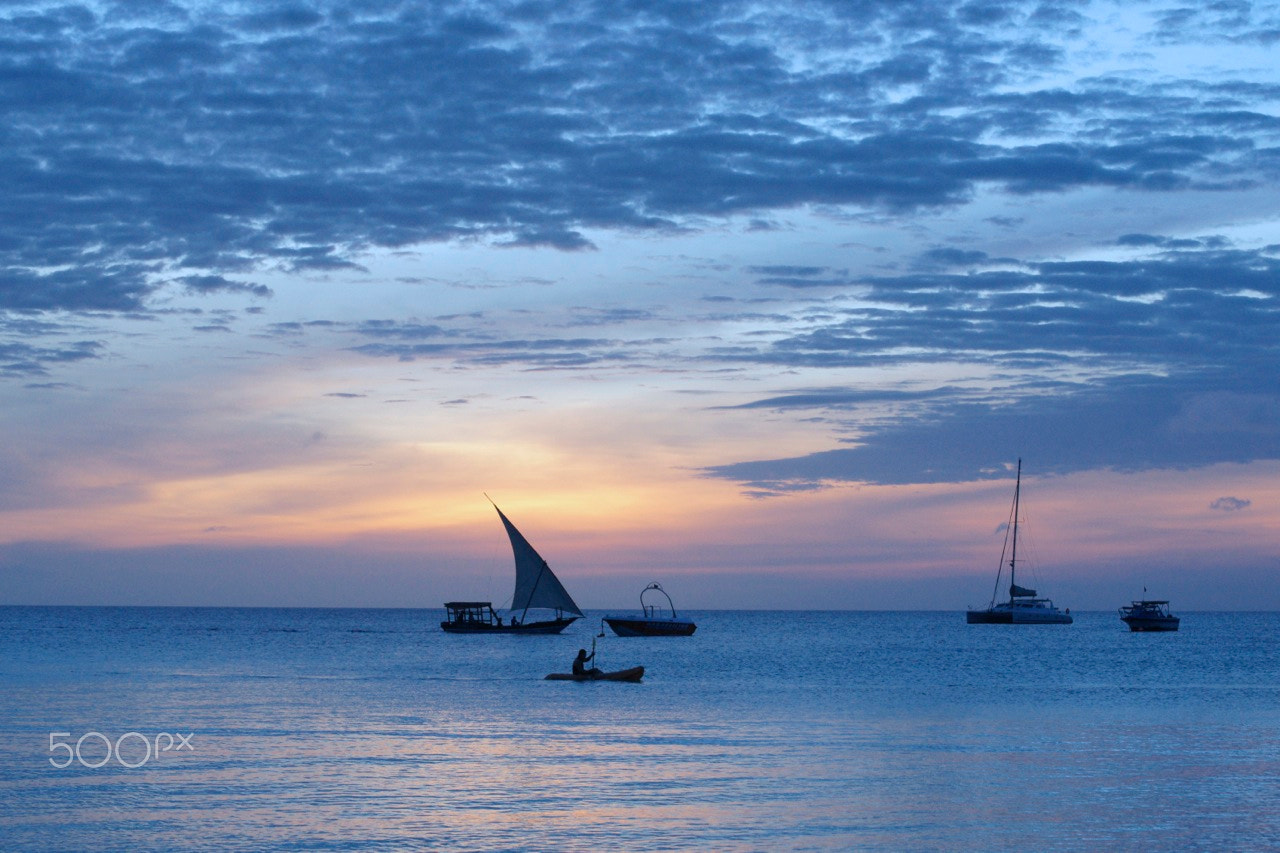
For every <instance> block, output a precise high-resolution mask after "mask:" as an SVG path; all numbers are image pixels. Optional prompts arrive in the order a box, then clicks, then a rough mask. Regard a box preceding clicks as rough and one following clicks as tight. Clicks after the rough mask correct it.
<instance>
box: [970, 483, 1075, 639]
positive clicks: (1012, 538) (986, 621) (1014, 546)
mask: <svg viewBox="0 0 1280 853" xmlns="http://www.w3.org/2000/svg"><path fill="white" fill-rule="evenodd" d="M1021 493H1022V460H1021V459H1019V460H1018V476H1017V480H1016V481H1015V483H1014V487H1013V509H1012V511H1011V512H1010V515H1009V524H1008V526H1007V527H1006V528H1005V542H1004V548H1003V549H1002V550H1001V552H1000V566H999V568H997V569H996V589H995V592H993V593H992V596H991V604H990V605H989V606H987V607H986V608H984V609H982V610H973V609H970V610H969V611H968V613H966V614H965V620H966V621H967V622H968V623H969V624H970V625H1070V624H1071V623H1072V621H1073V620H1072V618H1071V609H1070V608H1067V611H1066V612H1065V613H1064V612H1062V611H1061V610H1059V609H1058V608H1057V607H1054V605H1053V602H1052V601H1051V600H1049V599H1047V598H1037V597H1036V596H1037V593H1036V591H1035V590H1034V589H1030V588H1029V587H1025V586H1018V579H1017V570H1018V509H1019V504H1018V501H1019V498H1020V496H1021ZM1006 555H1007V556H1008V557H1009V600H1008V601H1001V602H999V603H997V602H996V595H998V594H999V590H1000V577H1001V574H1002V573H1003V569H1004V558H1005V556H1006Z"/></svg>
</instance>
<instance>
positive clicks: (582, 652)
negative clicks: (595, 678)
mask: <svg viewBox="0 0 1280 853" xmlns="http://www.w3.org/2000/svg"><path fill="white" fill-rule="evenodd" d="M595 656H596V653H595V652H592V653H591V654H587V650H586V649H578V656H577V657H576V658H574V659H573V674H574V675H599V674H600V670H598V669H596V668H595V667H594V666H593V667H591V669H587V662H588V661H590V660H592V659H594V658H595Z"/></svg>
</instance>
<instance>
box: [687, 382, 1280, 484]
mask: <svg viewBox="0 0 1280 853" xmlns="http://www.w3.org/2000/svg"><path fill="white" fill-rule="evenodd" d="M1259 381H1265V379H1264V378H1260V379H1259ZM1270 381H1271V382H1272V392H1271V395H1270V398H1269V401H1270V403H1271V404H1272V405H1280V384H1276V382H1275V380H1274V379H1272V380H1270ZM1213 393H1218V392H1214V391H1210V390H1207V389H1204V388H1201V389H1197V388H1195V385H1194V382H1192V381H1190V380H1187V379H1183V380H1181V381H1173V380H1160V379H1155V378H1137V377H1130V378H1120V379H1115V380H1112V381H1110V382H1098V383H1095V384H1094V385H1093V386H1091V387H1089V388H1087V389H1079V388H1075V389H1072V388H1070V387H1068V386H1065V385H1064V386H1062V387H1060V388H1058V389H1057V393H1052V394H1046V393H1040V394H1027V395H1019V396H1017V397H1013V398H1012V399H1011V400H1010V402H1008V403H1005V404H1001V403H999V402H992V401H989V400H982V401H977V402H975V401H972V400H971V399H967V398H966V397H965V396H964V395H961V394H951V395H940V396H939V397H938V398H937V399H936V400H935V401H934V402H932V404H931V405H929V406H928V407H927V408H926V409H924V410H923V411H922V410H921V409H920V408H918V407H917V408H913V409H912V410H911V411H910V413H909V415H907V416H903V417H898V418H895V417H884V416H883V415H880V414H878V413H877V414H876V415H875V416H872V417H864V418H861V419H858V418H855V417H853V416H849V417H848V418H847V419H848V421H849V423H850V425H851V427H857V429H858V430H859V431H860V432H861V433H862V434H861V435H860V436H859V437H858V438H857V439H855V440H854V442H855V446H851V447H840V448H835V449H831V450H826V451H819V452H816V453H810V454H806V455H804V456H798V457H787V458H776V459H762V460H753V461H744V462H737V463H730V464H726V465H719V466H714V467H710V468H707V469H705V471H704V473H705V474H706V475H707V476H711V477H717V478H723V479H730V480H736V481H739V482H741V483H743V484H744V487H745V488H746V489H747V490H748V491H758V490H762V489H763V490H769V491H777V490H779V484H785V485H786V486H787V488H788V489H795V488H797V487H799V486H800V485H801V484H817V483H836V482H861V483H879V484H913V483H946V482H965V481H971V480H979V479H987V478H990V477H1003V476H1006V474H1005V465H1006V464H1007V463H1008V462H1010V461H1011V460H1012V459H1014V458H1016V457H1018V456H1022V457H1024V458H1027V459H1028V460H1029V461H1031V460H1034V461H1033V462H1032V464H1033V465H1034V468H1035V470H1036V471H1037V472H1038V473H1039V474H1042V475H1043V474H1069V473H1073V472H1078V471H1085V470H1093V469H1112V470H1121V471H1141V470H1149V469H1156V468H1192V467H1198V466H1204V465H1213V464H1217V463H1222V462H1238V463H1247V462H1251V461H1254V460H1259V459H1267V460H1274V459H1280V426H1276V425H1274V424H1273V425H1272V427H1271V428H1270V429H1269V430H1265V431H1264V430H1258V431H1249V430H1245V429H1241V428H1240V427H1238V426H1237V425H1234V424H1222V425H1220V426H1218V427H1217V428H1212V429H1210V428H1205V429H1201V430H1198V431H1195V432H1192V431H1188V430H1186V429H1184V428H1183V426H1182V424H1183V422H1184V421H1185V418H1186V414H1187V412H1188V411H1190V410H1194V409H1196V408H1197V407H1198V406H1199V405H1200V403H1201V399H1202V397H1203V395H1205V394H1213ZM775 399H779V398H775ZM780 399H781V400H783V401H786V398H785V397H784V398H780ZM873 399H874V398H873ZM784 404H785V402H784ZM799 405H802V404H801V403H799V402H797V403H794V404H793V408H794V406H799ZM812 405H813V406H814V407H825V406H826V403H825V402H824V401H822V400H821V399H819V400H815V401H814V402H813V403H812ZM832 417H835V416H834V415H832Z"/></svg>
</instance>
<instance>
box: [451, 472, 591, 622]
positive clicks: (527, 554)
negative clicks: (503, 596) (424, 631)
mask: <svg viewBox="0 0 1280 853" xmlns="http://www.w3.org/2000/svg"><path fill="white" fill-rule="evenodd" d="M485 497H486V498H488V497H489V496H488V495H485ZM489 503H493V499H492V498H490V499H489ZM493 508H494V509H495V510H497V511H498V518H500V519H502V524H503V526H504V527H505V528H506V530H507V537H508V538H509V539H510V540H511V551H512V554H513V555H514V556H515V562H516V586H515V592H513V593H512V595H511V607H510V608H509V609H508V611H507V614H508V615H507V618H506V619H503V617H502V616H500V615H498V613H497V611H495V610H494V609H493V604H492V603H491V602H488V601H450V602H447V603H446V604H445V610H446V611H447V612H448V618H447V619H446V620H445V621H444V622H441V623H440V627H441V628H442V629H444V630H445V631H448V632H450V633H454V634H559V633H560V632H561V631H563V630H564V629H565V628H566V627H567V626H569V625H570V624H572V623H573V621H574V620H576V619H577V618H578V617H580V616H582V609H581V608H580V607H578V605H577V604H576V603H575V602H574V600H573V596H571V595H569V591H568V590H566V589H565V588H564V584H562V583H560V579H559V578H558V577H556V575H555V572H553V571H551V566H550V565H548V564H547V561H546V560H544V559H543V558H542V555H541V554H539V553H538V552H537V550H536V549H535V548H534V547H533V546H532V545H530V544H529V540H528V539H525V538H524V535H523V534H522V533H521V532H520V531H519V530H518V529H516V526H515V525H514V524H512V523H511V520H510V519H508V518H507V517H506V515H504V514H503V512H502V510H501V509H498V505H497V504H493ZM530 610H542V611H546V610H550V611H553V612H554V613H555V615H554V616H553V617H551V618H543V619H537V618H535V619H534V621H529V611H530ZM517 613H518V614H519V615H517Z"/></svg>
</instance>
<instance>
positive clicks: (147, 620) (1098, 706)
mask: <svg viewBox="0 0 1280 853" xmlns="http://www.w3.org/2000/svg"><path fill="white" fill-rule="evenodd" d="M443 615H444V614H443V611H440V610H408V609H404V610H362V609H350V610H344V609H257V608H242V609H241V608H231V609H217V608H134V607H122V608H117V607H102V608H97V607H0V683H2V684H3V693H0V849H2V850H5V851H26V850H39V851H61V850H77V851H78V850H121V851H145V850H165V851H170V850H218V851H225V850H245V851H266V850H322V851H346V850H362V851H363V850H373V851H380V850H386V851H399V850H521V851H523V850H534V851H561V850H564V851H573V850H620V851H646V850H716V851H736V850H760V851H776V850H893V851H897V850H947V851H952V850H960V851H964V850H975V851H999V850H1027V849H1036V850H1136V849H1159V850H1214V851H1218V850H1275V849H1280V614H1276V613H1252V612H1251V613H1197V612H1187V613H1181V614H1179V615H1181V616H1182V629H1181V630H1180V631H1179V632H1177V633H1167V634H1134V633H1130V632H1129V631H1128V630H1127V629H1126V627H1125V626H1124V624H1123V623H1121V622H1120V620H1119V617H1118V615H1117V614H1116V613H1115V612H1093V613H1075V614H1073V615H1074V616H1075V618H1076V621H1075V624H1074V625H1070V626H1063V625H1044V626H1002V625H967V624H965V618H964V613H963V612H959V611H957V612H900V613H899V612H795V611H777V612H768V611H749V612H739V611H704V612H690V613H682V614H681V615H687V616H690V617H692V618H694V619H695V620H696V621H697V623H698V631H697V633H696V634H695V635H694V636H692V637H687V638H621V637H616V636H614V635H613V634H612V632H609V631H606V634H607V636H599V634H600V629H601V627H602V626H601V620H600V617H601V616H602V615H603V613H601V612H589V613H588V614H587V616H586V617H585V618H583V619H581V620H579V621H578V622H576V623H574V625H572V626H571V627H570V628H569V629H568V630H566V632H565V633H564V634H561V635H557V636H512V635H499V636H460V635H454V634H446V633H444V632H442V631H441V630H440V626H439V623H440V621H441V619H442V618H443ZM593 647H594V648H595V651H596V656H597V657H596V663H597V664H598V665H599V666H600V667H601V668H603V669H605V670H616V669H623V668H627V667H631V666H637V665H640V666H644V667H645V676H644V680H643V681H642V682H641V683H638V684H628V683H615V682H593V683H574V682H563V681H547V680H545V679H544V676H545V675H546V674H548V673H551V672H566V671H568V670H569V667H570V663H571V661H572V659H573V657H574V655H575V654H576V652H577V650H578V649H579V648H585V649H587V650H588V651H590V650H591V649H592V648H593Z"/></svg>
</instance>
